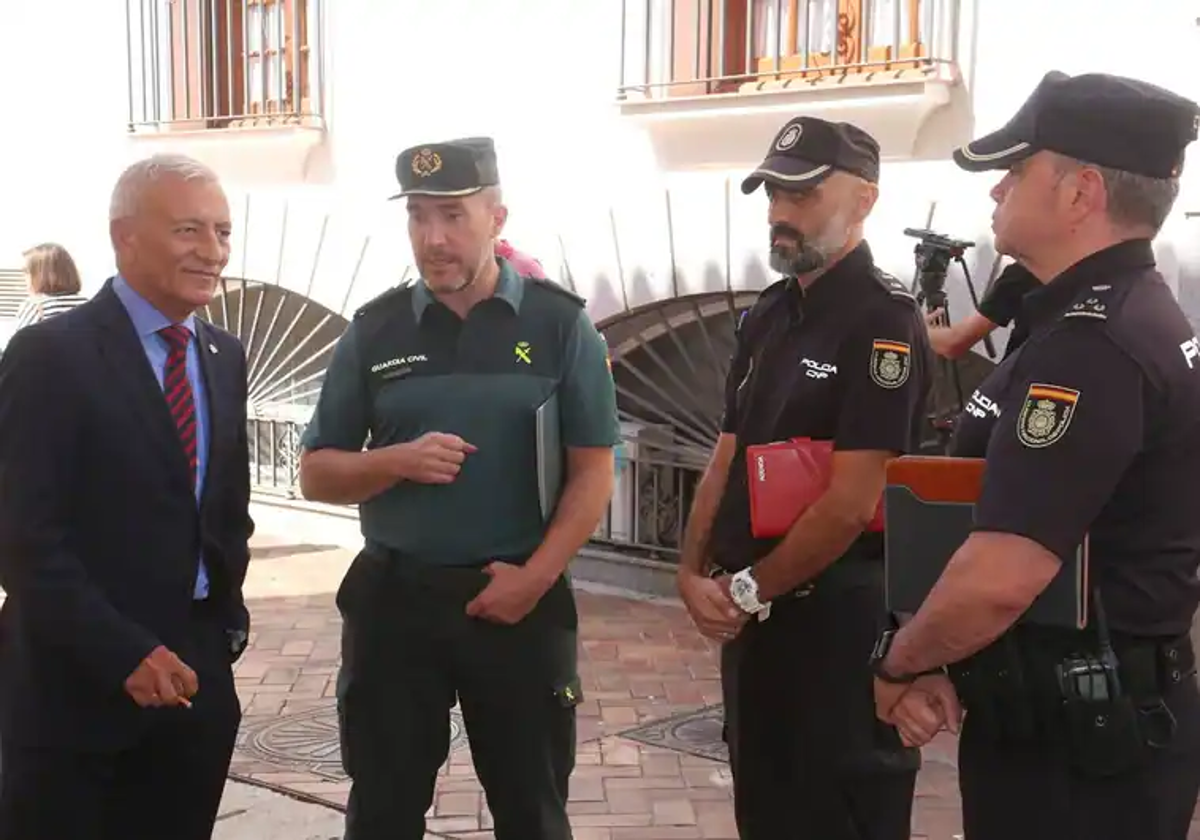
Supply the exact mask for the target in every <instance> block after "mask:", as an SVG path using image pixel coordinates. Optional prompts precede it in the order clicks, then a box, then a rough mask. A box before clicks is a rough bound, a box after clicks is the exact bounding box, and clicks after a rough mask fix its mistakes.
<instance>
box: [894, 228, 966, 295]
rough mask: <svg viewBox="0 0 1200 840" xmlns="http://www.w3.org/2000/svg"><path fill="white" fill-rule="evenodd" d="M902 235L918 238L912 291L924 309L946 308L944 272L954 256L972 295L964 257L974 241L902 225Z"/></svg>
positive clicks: (948, 268) (947, 270)
mask: <svg viewBox="0 0 1200 840" xmlns="http://www.w3.org/2000/svg"><path fill="white" fill-rule="evenodd" d="M904 235H905V236H911V237H912V238H914V239H919V240H921V241H920V242H918V243H917V245H916V247H915V248H914V249H913V254H914V255H915V256H916V260H917V273H916V277H915V278H914V281H913V294H915V295H916V297H917V303H920V304H922V305H923V306H924V307H925V310H926V311H927V312H933V311H934V310H937V309H945V308H946V275H947V272H949V270H950V261H951V260H956V261H957V262H958V263H959V265H961V266H962V270H963V272H964V273H965V274H966V277H967V286H968V287H969V288H970V289H971V297H972V298H974V297H975V289H974V287H973V286H972V285H971V273H970V271H968V270H967V263H966V260H964V259H963V255H964V254H965V253H966V252H967V249H968V248H974V247H975V243H974V242H968V241H966V240H965V239H951V238H950V237H949V236H943V235H942V234H940V233H934V232H933V231H932V230H925V229H918V228H905V229H904ZM974 302H975V303H978V301H974Z"/></svg>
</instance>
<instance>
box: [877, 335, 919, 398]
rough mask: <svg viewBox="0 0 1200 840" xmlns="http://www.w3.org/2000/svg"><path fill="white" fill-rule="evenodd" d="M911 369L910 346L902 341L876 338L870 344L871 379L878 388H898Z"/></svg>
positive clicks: (905, 379)
mask: <svg viewBox="0 0 1200 840" xmlns="http://www.w3.org/2000/svg"><path fill="white" fill-rule="evenodd" d="M911 370H912V348H911V347H910V346H908V345H907V344H905V343H904V342H902V341H891V340H889V339H883V338H877V339H875V341H874V342H872V344H871V381H872V382H874V383H875V384H876V385H878V386H879V387H880V388H899V387H900V386H901V385H903V384H904V383H905V382H907V381H908V374H909V372H910V371H911Z"/></svg>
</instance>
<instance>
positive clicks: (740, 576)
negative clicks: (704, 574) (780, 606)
mask: <svg viewBox="0 0 1200 840" xmlns="http://www.w3.org/2000/svg"><path fill="white" fill-rule="evenodd" d="M729 597H730V598H732V599H733V603H735V604H737V605H738V608H739V609H740V610H741V611H742V612H745V613H749V614H750V615H757V614H758V613H760V612H762V611H763V610H765V609H766V608H767V607H768V606H770V605H769V604H764V603H763V602H762V601H760V600H758V581H756V580H755V579H754V575H753V574H752V573H751V569H749V568H745V569H742V570H741V571H740V572H738V573H736V574H735V575H734V576H733V577H732V578H730V579H729Z"/></svg>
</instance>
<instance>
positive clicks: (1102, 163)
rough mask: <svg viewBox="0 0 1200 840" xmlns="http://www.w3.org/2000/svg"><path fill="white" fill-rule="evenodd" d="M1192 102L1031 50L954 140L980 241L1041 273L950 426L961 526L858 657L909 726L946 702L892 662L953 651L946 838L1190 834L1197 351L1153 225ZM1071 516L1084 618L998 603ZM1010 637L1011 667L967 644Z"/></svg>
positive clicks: (913, 665) (1040, 567)
mask: <svg viewBox="0 0 1200 840" xmlns="http://www.w3.org/2000/svg"><path fill="white" fill-rule="evenodd" d="M1197 114H1198V111H1197V106H1196V105H1195V103H1193V102H1190V101H1188V100H1186V99H1184V98H1182V97H1179V96H1176V95H1175V94H1173V93H1171V92H1169V91H1166V90H1163V89H1161V88H1158V87H1154V86H1152V85H1148V84H1145V83H1143V82H1139V81H1134V80H1132V79H1126V78H1121V77H1116V76H1106V75H1098V74H1089V75H1081V76H1075V77H1068V76H1066V75H1065V74H1061V73H1051V74H1049V75H1048V76H1046V78H1045V79H1044V80H1043V81H1042V83H1041V84H1040V85H1039V87H1038V88H1037V89H1036V90H1035V91H1034V93H1033V94H1032V96H1031V97H1030V99H1029V100H1028V101H1027V102H1026V103H1025V105H1023V106H1022V108H1021V109H1020V111H1018V113H1017V115H1016V116H1015V117H1014V118H1013V119H1012V120H1011V121H1010V122H1009V123H1008V124H1007V125H1005V126H1004V127H1003V128H1001V129H1000V130H998V131H996V132H995V133H993V134H990V135H987V136H986V137H983V138H982V139H980V140H976V141H974V142H973V143H970V144H969V145H967V146H965V147H963V148H962V149H960V150H958V151H957V152H956V153H955V160H956V161H957V163H958V164H959V166H961V167H963V168H964V169H967V170H971V171H979V170H987V169H999V170H1002V171H1003V173H1004V174H1003V177H1002V178H1001V180H1000V182H999V183H998V184H997V185H996V186H995V187H994V188H993V189H992V193H991V194H992V198H993V199H994V200H995V201H996V204H997V209H996V212H995V215H994V216H993V220H994V221H993V229H994V231H995V234H996V248H997V250H998V251H1000V252H1001V253H1005V254H1009V255H1011V256H1019V257H1020V259H1021V261H1022V262H1023V263H1024V265H1025V266H1026V267H1028V268H1029V270H1030V271H1031V272H1033V274H1034V275H1035V276H1037V277H1038V279H1039V280H1041V281H1042V283H1043V284H1044V286H1043V287H1042V288H1041V289H1040V290H1038V291H1036V292H1035V293H1033V294H1032V295H1031V296H1030V297H1029V298H1027V301H1026V306H1025V310H1024V314H1025V316H1026V317H1027V318H1028V320H1029V324H1030V336H1029V338H1028V339H1027V340H1026V342H1025V343H1024V345H1022V347H1021V349H1020V350H1018V351H1017V352H1016V353H1015V354H1013V355H1012V356H1011V357H1009V359H1007V360H1006V361H1005V362H1004V363H1003V364H1001V365H1000V366H999V367H997V369H996V370H995V371H994V372H993V373H992V375H991V376H990V377H989V378H988V379H987V380H985V381H984V382H983V384H982V385H981V386H980V389H979V391H980V393H982V394H983V395H984V396H986V397H987V398H988V399H987V404H990V405H992V406H994V410H992V411H987V412H973V413H968V414H964V416H963V417H962V419H961V423H960V426H959V428H958V430H957V438H956V442H955V454H957V455H961V456H971V457H986V458H987V466H986V471H985V477H984V484H983V490H982V494H981V496H980V498H979V501H978V503H977V505H976V508H975V523H974V530H973V533H972V534H971V536H970V537H969V538H968V540H967V541H966V542H965V543H964V544H963V545H962V546H961V548H959V550H958V551H957V552H956V554H955V555H954V558H953V559H952V560H951V562H950V566H949V567H948V568H947V569H946V571H945V573H944V574H943V576H942V578H941V580H940V581H939V582H938V584H937V587H936V588H935V589H934V591H933V592H932V593H931V594H930V596H929V597H928V599H927V600H926V602H925V604H924V605H923V606H922V608H921V610H920V611H919V612H918V613H917V614H916V616H915V617H914V618H912V620H911V622H909V623H907V624H905V626H904V627H903V628H902V629H900V630H899V631H898V632H897V633H895V634H888V635H887V636H885V637H884V639H883V640H882V643H881V645H880V647H879V650H880V655H879V656H877V657H875V667H876V669H877V672H878V674H879V679H878V680H877V681H876V698H877V704H878V708H879V711H880V714H881V715H882V716H883V717H885V718H886V719H888V720H891V721H893V722H895V723H896V724H897V725H898V726H899V727H900V729H901V731H902V732H903V733H905V735H906V736H909V737H910V738H911V740H914V741H917V742H920V741H922V740H924V739H925V738H926V737H928V736H929V735H930V734H931V732H932V730H933V728H935V727H936V725H937V723H938V722H939V721H938V718H939V717H940V718H941V721H942V722H945V723H948V724H949V725H951V726H953V725H954V722H955V718H956V717H957V715H958V710H957V708H956V702H955V701H956V697H955V694H954V691H953V690H952V689H950V688H949V687H948V684H947V683H946V682H945V678H943V677H940V676H936V675H935V676H928V677H925V678H923V679H922V680H920V681H918V682H917V683H916V685H915V687H913V688H912V689H911V690H909V691H908V692H907V693H906V688H907V687H908V685H907V684H909V683H911V682H912V676H911V675H914V674H920V673H923V672H926V671H929V670H930V669H934V668H936V667H938V666H942V665H946V664H948V663H961V664H960V665H955V666H954V667H953V668H952V669H951V673H952V674H953V675H954V678H955V685H956V687H957V688H958V689H959V692H958V694H959V697H961V699H962V700H963V703H964V705H966V707H967V714H966V717H965V719H964V721H963V731H962V738H961V744H960V755H959V774H960V783H961V786H962V796H963V818H964V823H965V827H966V837H967V840H1011V838H1014V837H1021V838H1030V840H1043V838H1044V840H1050V838H1073V839H1074V840H1085V838H1086V840H1185V838H1186V837H1187V836H1188V825H1189V823H1190V822H1191V818H1192V811H1193V809H1194V807H1195V804H1196V796H1197V793H1198V792H1200V697H1198V696H1197V689H1196V682H1195V665H1194V654H1193V651H1192V647H1191V644H1190V642H1189V638H1188V634H1189V630H1190V628H1191V626H1192V619H1193V615H1194V613H1195V611H1196V605H1197V599H1198V596H1200V581H1198V580H1197V577H1196V571H1197V564H1198V562H1200V517H1198V516H1197V511H1200V491H1198V490H1197V489H1196V476H1197V474H1200V359H1198V358H1197V355H1198V354H1197V346H1198V345H1197V341H1196V338H1195V335H1194V334H1193V330H1192V328H1191V327H1190V326H1189V325H1188V322H1187V320H1186V319H1185V318H1184V315H1183V313H1182V312H1181V311H1180V309H1179V306H1178V305H1177V304H1176V302H1175V300H1174V298H1173V297H1172V295H1171V292H1170V290H1169V289H1168V287H1167V285H1166V284H1165V283H1164V282H1163V279H1162V277H1161V276H1160V275H1159V274H1158V272H1157V271H1156V270H1155V264H1154V254H1153V252H1152V250H1151V240H1152V239H1153V238H1154V237H1155V235H1156V234H1157V233H1158V231H1159V228H1160V226H1161V225H1162V224H1163V220H1164V219H1165V218H1166V217H1167V215H1168V213H1169V212H1170V210H1171V206H1172V204H1173V203H1174V201H1175V197H1176V194H1177V192H1178V187H1179V181H1178V179H1179V174H1180V170H1181V168H1182V165H1183V158H1184V149H1185V147H1186V146H1187V145H1188V144H1189V143H1190V142H1191V141H1193V140H1194V139H1196V129H1197V121H1198V120H1200V117H1198V116H1197ZM1085 534H1086V535H1088V536H1087V542H1088V551H1089V556H1090V564H1089V569H1090V578H1091V580H1090V586H1089V587H1088V588H1089V590H1090V592H1091V595H1092V599H1091V607H1090V620H1089V624H1090V626H1089V627H1088V628H1087V629H1086V630H1084V631H1076V630H1053V629H1050V628H1048V627H1045V626H1041V627H1039V626H1037V625H1034V624H1033V623H1032V622H1028V621H1023V622H1020V623H1019V624H1015V622H1017V619H1018V618H1019V617H1020V616H1021V615H1022V614H1023V613H1024V611H1025V610H1026V609H1027V608H1028V607H1029V606H1030V604H1031V603H1032V602H1033V601H1034V599H1035V598H1036V597H1037V596H1038V595H1039V594H1040V593H1041V592H1042V591H1043V590H1044V589H1045V588H1046V587H1047V586H1048V585H1049V583H1050V582H1051V580H1052V579H1053V578H1054V577H1055V576H1056V575H1057V574H1058V572H1059V571H1060V569H1061V568H1063V567H1064V563H1065V562H1068V561H1071V560H1072V558H1073V557H1074V554H1075V551H1076V548H1077V547H1078V546H1079V545H1080V544H1081V543H1082V542H1083V541H1084V538H1085ZM1072 583H1073V581H1072ZM1014 624H1015V626H1014ZM1106 637H1107V644H1106ZM993 640H997V641H996V642H995V643H993V644H989V643H992V642H993ZM981 649H982V651H981ZM1010 652H1011V657H1010V658H1008V659H1006V660H1005V661H1007V662H1010V663H1011V665H1010V666H1007V667H1005V668H1003V669H997V668H995V667H994V666H993V665H990V664H986V663H990V662H994V661H997V660H996V657H997V656H1000V655H1001V654H1003V655H1004V656H1009V653H1010ZM1000 670H1002V671H1003V673H999V671H1000ZM971 675H973V676H971ZM968 676H971V679H970V680H968V679H967V677H968Z"/></svg>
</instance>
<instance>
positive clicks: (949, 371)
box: [904, 228, 996, 451]
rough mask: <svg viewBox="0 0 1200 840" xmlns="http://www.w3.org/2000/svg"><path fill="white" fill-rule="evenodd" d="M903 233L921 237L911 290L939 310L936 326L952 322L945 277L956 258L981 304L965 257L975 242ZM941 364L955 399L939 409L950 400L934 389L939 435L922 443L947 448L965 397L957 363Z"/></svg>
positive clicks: (976, 302) (917, 231)
mask: <svg viewBox="0 0 1200 840" xmlns="http://www.w3.org/2000/svg"><path fill="white" fill-rule="evenodd" d="M904 235H905V236H911V237H912V238H913V239H918V240H920V241H919V242H918V243H917V244H916V247H914V248H913V255H914V257H915V258H916V264H917V270H916V274H915V275H914V277H913V284H912V287H911V291H912V293H913V295H914V296H915V297H916V299H917V303H919V304H920V305H921V306H923V307H925V311H926V312H940V315H939V316H938V319H937V320H936V321H935V322H934V326H942V327H948V326H950V310H949V307H948V306H947V297H946V277H947V275H948V273H949V271H950V263H951V262H952V261H953V262H957V263H958V265H959V267H960V268H961V269H962V272H963V277H964V278H965V279H966V282H967V291H968V292H969V293H970V295H971V304H972V306H974V307H976V308H978V306H979V298H978V296H977V295H976V293H975V284H974V283H973V282H972V280H971V270H970V269H969V268H968V267H967V261H966V259H964V255H965V254H966V252H967V249H968V248H974V247H975V243H974V242H968V241H967V240H965V239H952V238H951V237H949V236H946V235H944V234H941V233H936V232H934V231H932V230H928V229H923V228H905V229H904ZM984 343H985V346H986V347H987V350H988V353H989V354H990V355H991V356H992V357H993V358H994V357H995V355H996V349H995V347H994V345H993V344H992V340H991V336H988V337H986V338H985V339H984ZM938 365H939V368H940V371H941V372H942V373H943V374H944V375H945V376H944V380H943V381H948V382H949V383H950V385H951V386H952V388H953V394H952V399H953V402H952V403H950V404H949V405H948V406H946V408H947V409H948V410H943V411H938V410H937V409H938V408H940V407H942V406H944V405H946V403H947V402H949V401H948V400H945V399H937V395H936V393H935V400H936V402H937V405H936V406H935V409H934V413H933V416H931V417H930V423H931V425H932V426H933V429H934V431H935V433H936V439H935V440H934V441H931V442H930V443H929V444H928V445H927V446H926V447H923V449H926V450H928V449H934V450H938V451H945V449H946V446H947V445H948V444H949V442H950V435H951V434H952V433H953V431H954V420H955V418H956V417H957V416H958V414H959V412H961V411H962V409H963V407H964V405H965V399H964V395H963V387H962V382H961V379H960V377H959V371H958V366H957V365H956V364H955V363H954V362H953V361H950V360H949V359H939V361H938ZM939 378H941V377H939ZM939 390H940V389H939Z"/></svg>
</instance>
